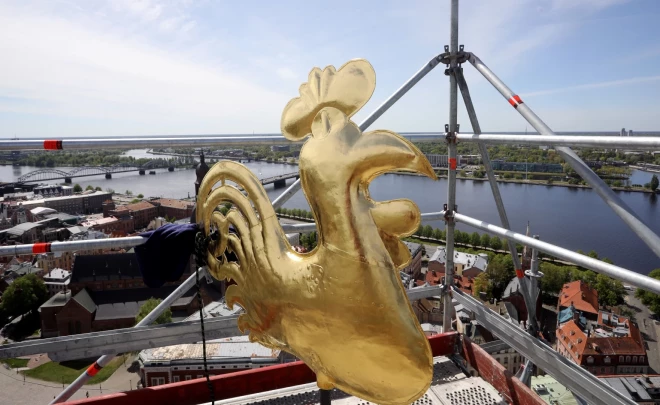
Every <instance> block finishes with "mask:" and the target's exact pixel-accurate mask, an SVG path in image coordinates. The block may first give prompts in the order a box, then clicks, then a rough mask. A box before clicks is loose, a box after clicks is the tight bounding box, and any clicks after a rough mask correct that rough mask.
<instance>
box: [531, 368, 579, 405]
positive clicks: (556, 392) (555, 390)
mask: <svg viewBox="0 0 660 405" xmlns="http://www.w3.org/2000/svg"><path fill="white" fill-rule="evenodd" d="M531 388H532V390H534V392H535V393H536V395H538V396H539V397H541V399H542V400H543V401H545V403H547V404H548V405H579V403H578V401H577V399H575V397H574V396H573V393H572V392H571V391H569V390H568V389H567V388H566V387H564V386H563V385H561V384H559V383H558V382H557V380H555V378H554V377H552V376H550V375H541V376H532V384H531Z"/></svg>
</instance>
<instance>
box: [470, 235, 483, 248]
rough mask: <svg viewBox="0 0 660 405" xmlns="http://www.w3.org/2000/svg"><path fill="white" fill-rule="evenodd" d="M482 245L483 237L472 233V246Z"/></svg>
mask: <svg viewBox="0 0 660 405" xmlns="http://www.w3.org/2000/svg"><path fill="white" fill-rule="evenodd" d="M480 243H481V235H479V234H478V233H477V232H472V235H470V245H472V246H479V244H480Z"/></svg>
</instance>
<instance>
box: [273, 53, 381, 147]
mask: <svg viewBox="0 0 660 405" xmlns="http://www.w3.org/2000/svg"><path fill="white" fill-rule="evenodd" d="M375 88H376V72H375V71H374V68H373V66H371V64H370V63H369V62H367V61H366V60H364V59H354V60H351V61H349V62H347V63H345V64H344V65H343V66H342V67H340V68H339V70H336V69H335V67H334V66H328V67H326V68H325V69H323V70H321V69H319V68H314V69H312V71H311V72H309V80H308V82H307V83H303V84H302V85H301V86H300V89H299V92H300V97H296V98H294V99H293V100H291V101H289V103H288V104H287V105H286V107H284V112H283V113H282V122H281V127H282V128H281V129H282V134H283V135H284V136H285V137H286V138H287V139H289V140H291V141H298V140H300V139H302V138H304V137H306V136H307V135H309V134H310V133H311V132H312V122H313V121H314V117H315V116H316V114H317V113H318V112H319V111H321V110H322V109H323V108H325V107H334V108H336V109H337V110H339V111H341V112H342V113H344V114H346V116H347V117H349V118H350V117H351V116H353V115H354V114H355V113H356V112H358V111H359V110H360V108H362V107H363V106H364V105H365V104H366V103H367V101H369V99H370V98H371V95H372V94H373V92H374V89H375Z"/></svg>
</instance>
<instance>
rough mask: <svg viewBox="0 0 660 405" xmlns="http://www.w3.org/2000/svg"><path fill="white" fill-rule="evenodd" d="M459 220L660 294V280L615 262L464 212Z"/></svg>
mask: <svg viewBox="0 0 660 405" xmlns="http://www.w3.org/2000/svg"><path fill="white" fill-rule="evenodd" d="M454 218H455V220H456V221H457V222H460V223H463V224H466V225H470V226H472V227H474V228H477V229H481V230H482V231H485V232H488V233H491V234H493V235H498V236H501V237H503V238H507V239H510V240H513V241H515V242H518V243H521V244H523V245H526V246H529V247H531V248H532V249H538V250H539V251H540V252H544V253H547V254H549V255H550V256H553V257H556V258H558V259H562V260H566V261H569V262H571V263H575V264H576V265H578V266H581V267H584V268H585V269H590V270H593V271H595V272H596V273H601V274H605V275H606V276H610V277H612V278H614V279H616V280H620V281H622V282H624V283H626V284H629V285H632V286H635V287H638V288H641V289H642V290H646V291H650V292H652V293H655V294H660V280H656V279H654V278H651V277H648V276H644V275H641V274H639V273H635V272H634V271H630V270H627V269H624V268H622V267H619V266H615V265H613V264H609V263H605V262H603V261H600V260H597V259H594V258H591V257H589V256H585V255H581V254H579V253H576V252H573V251H571V250H568V249H564V248H562V247H559V246H556V245H552V244H550V243H547V242H542V241H540V240H537V239H534V238H530V237H529V236H525V235H523V234H520V233H517V232H513V231H511V230H509V229H504V228H501V227H499V226H496V225H493V224H489V223H488V222H485V221H481V220H479V219H475V218H472V217H469V216H467V215H463V214H458V213H456V214H454Z"/></svg>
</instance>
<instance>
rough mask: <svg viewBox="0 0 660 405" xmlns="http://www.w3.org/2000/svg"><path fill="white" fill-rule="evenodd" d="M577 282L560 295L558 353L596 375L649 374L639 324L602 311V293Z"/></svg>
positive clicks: (566, 287)
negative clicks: (599, 300)
mask: <svg viewBox="0 0 660 405" xmlns="http://www.w3.org/2000/svg"><path fill="white" fill-rule="evenodd" d="M576 283H578V282H573V283H568V284H565V285H564V288H562V292H561V293H560V294H562V295H561V297H560V302H559V304H558V308H559V313H558V316H557V330H556V346H557V347H556V350H557V352H558V353H559V354H561V355H562V356H564V357H566V358H567V359H569V360H571V361H573V362H575V363H576V364H578V365H580V366H581V367H584V368H585V369H587V370H589V371H590V372H591V373H592V374H596V375H611V374H632V373H646V372H647V371H648V357H647V356H646V349H645V346H644V339H643V338H642V334H641V332H640V330H639V328H638V327H637V325H635V323H634V322H632V321H631V320H630V319H628V318H626V317H623V316H620V315H616V314H613V313H610V312H605V311H599V310H598V292H597V291H595V290H593V289H590V288H584V284H583V283H582V284H576ZM576 291H577V292H576ZM571 293H573V294H571ZM567 303H568V307H566V306H565V305H566V304H567ZM594 306H595V310H596V313H595V314H594V313H593V312H592V311H594Z"/></svg>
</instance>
